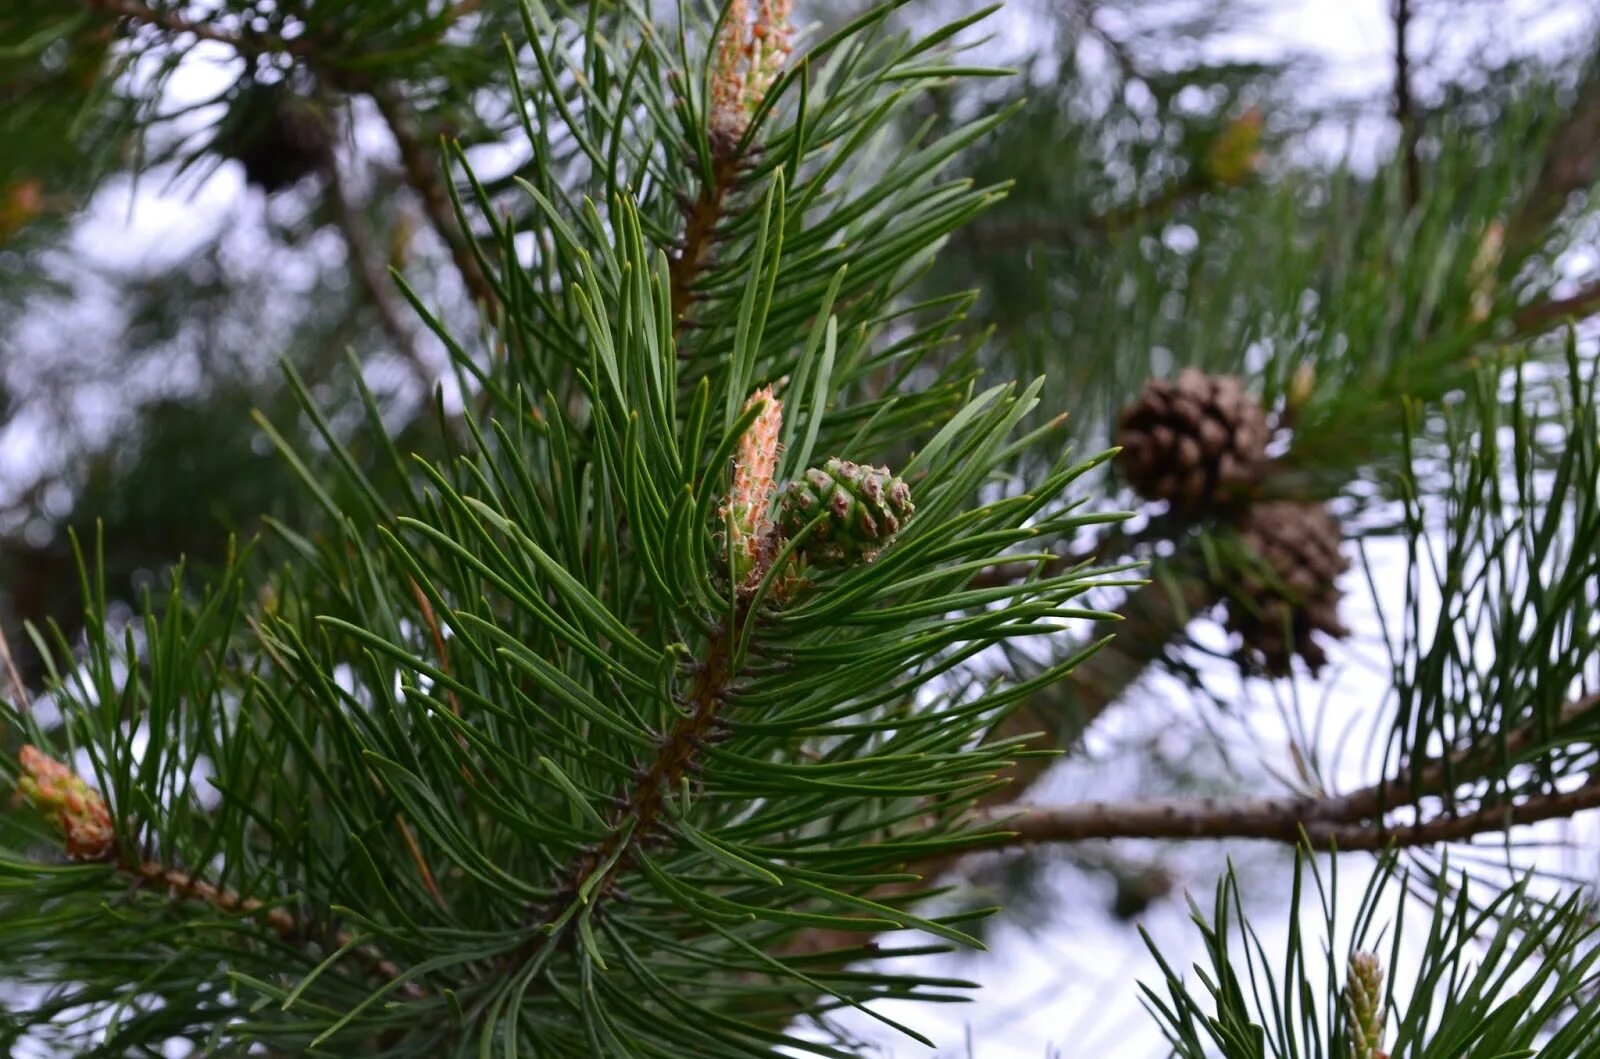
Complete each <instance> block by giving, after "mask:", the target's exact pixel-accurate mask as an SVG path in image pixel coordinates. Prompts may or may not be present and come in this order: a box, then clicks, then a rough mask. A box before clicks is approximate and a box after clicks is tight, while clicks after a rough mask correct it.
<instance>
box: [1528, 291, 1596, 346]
mask: <svg viewBox="0 0 1600 1059" xmlns="http://www.w3.org/2000/svg"><path fill="white" fill-rule="evenodd" d="M1596 310H1600V280H1597V281H1595V282H1593V283H1590V284H1589V285H1588V286H1586V287H1584V288H1582V289H1581V290H1579V291H1578V292H1577V293H1576V294H1572V295H1569V296H1568V297H1565V298H1551V299H1549V300H1548V301H1542V302H1534V303H1533V304H1532V305H1528V306H1524V307H1523V308H1522V309H1520V310H1518V311H1517V314H1516V315H1515V316H1514V317H1512V320H1513V322H1514V323H1515V324H1516V328H1517V331H1518V332H1519V333H1521V334H1524V335H1536V334H1539V333H1541V332H1543V331H1548V330H1550V329H1551V328H1552V327H1558V326H1560V325H1561V324H1562V323H1564V322H1565V321H1567V320H1569V319H1571V320H1578V319H1582V318H1583V317H1586V316H1589V315H1592V314H1593V313H1594V312H1595V311H1596Z"/></svg>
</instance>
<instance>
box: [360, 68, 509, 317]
mask: <svg viewBox="0 0 1600 1059" xmlns="http://www.w3.org/2000/svg"><path fill="white" fill-rule="evenodd" d="M371 94H372V99H373V101H374V102H375V103H376V104H377V105H378V113H379V114H381V115H382V116H383V120H384V123H385V124H386V125H388V127H389V134H390V135H391V136H393V137H394V141H395V145H396V146H397V147H398V148H399V151H400V164H401V167H402V168H403V169H404V171H405V175H406V182H407V183H409V184H410V185H411V187H412V189H413V190H415V191H416V193H417V195H418V196H419V197H420V198H421V199H422V208H423V211H424V212H425V213H426V214H427V215H428V220H429V222H430V223H431V224H432V225H433V228H434V231H436V232H438V233H439V238H440V239H442V240H444V244H445V246H446V248H447V249H448V250H449V251H450V259H451V260H452V261H453V262H454V263H455V267H456V271H457V272H458V273H459V274H460V275H461V282H462V283H463V284H464V285H465V286H466V288H467V293H468V295H469V296H470V297H471V298H472V299H473V301H476V302H478V303H480V304H482V305H483V306H485V307H486V308H488V309H490V310H493V309H494V308H495V307H496V306H498V305H499V303H500V299H499V296H498V295H496V294H495V290H494V286H493V285H492V284H491V283H490V282H489V278H488V276H486V275H485V274H484V272H483V269H482V268H481V267H480V266H479V264H478V259H477V258H476V257H475V256H474V255H473V252H472V247H471V245H470V244H469V243H468V241H467V240H468V238H469V236H468V234H467V233H466V232H464V231H462V230H461V225H460V224H459V223H458V221H457V219H456V214H455V208H454V206H452V204H451V202H450V192H449V190H448V189H447V188H446V186H445V183H444V180H445V178H446V174H445V171H444V169H443V167H442V166H439V165H437V164H436V158H435V156H434V153H433V152H432V151H430V150H428V148H427V147H426V146H425V144H424V141H423V136H422V133H421V131H420V130H419V129H418V128H417V124H416V119H415V116H414V115H413V114H412V112H411V108H410V107H409V106H407V104H406V102H405V100H404V98H402V96H401V95H400V92H399V91H398V90H397V89H396V88H395V87H394V86H392V85H378V86H376V87H374V88H373V89H372V90H371Z"/></svg>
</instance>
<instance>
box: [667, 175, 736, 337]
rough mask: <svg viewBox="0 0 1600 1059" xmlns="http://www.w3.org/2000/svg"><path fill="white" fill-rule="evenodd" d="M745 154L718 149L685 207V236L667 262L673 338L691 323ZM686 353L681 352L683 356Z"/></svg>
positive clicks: (681, 333)
mask: <svg viewBox="0 0 1600 1059" xmlns="http://www.w3.org/2000/svg"><path fill="white" fill-rule="evenodd" d="M740 164H741V156H739V155H737V154H735V153H732V152H721V151H719V152H716V153H714V154H713V155H712V159H711V173H710V175H709V176H708V177H707V178H706V179H705V180H704V181H703V182H702V183H701V185H700V193H699V194H698V195H696V196H695V198H694V199H693V200H692V201H690V202H688V203H687V204H685V206H684V223H683V238H682V240H681V241H680V245H679V250H678V252H677V253H676V254H674V255H673V256H672V257H671V258H670V259H669V260H668V262H667V277H668V280H669V286H670V288H671V297H672V319H673V326H674V335H673V337H675V338H678V337H682V335H683V332H684V330H685V329H686V328H688V327H689V326H690V325H689V318H688V313H689V307H690V305H691V304H692V303H693V301H694V285H695V282H696V281H697V280H698V279H699V278H700V274H701V272H702V271H704V269H705V266H706V263H707V262H708V260H709V259H710V256H711V247H712V245H713V244H714V243H715V242H716V236H717V227H718V225H720V224H721V222H722V218H723V213H724V210H725V207H726V202H727V197H728V193H729V191H730V190H731V189H732V188H733V186H734V185H735V184H736V183H737V181H738V176H739V167H740ZM683 355H684V354H683V353H682V352H681V351H680V352H679V356H683Z"/></svg>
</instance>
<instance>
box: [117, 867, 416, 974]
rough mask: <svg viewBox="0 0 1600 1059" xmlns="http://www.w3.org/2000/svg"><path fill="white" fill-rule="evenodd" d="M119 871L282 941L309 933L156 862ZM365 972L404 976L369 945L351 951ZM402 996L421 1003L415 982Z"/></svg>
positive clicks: (343, 939) (342, 939) (345, 939)
mask: <svg viewBox="0 0 1600 1059" xmlns="http://www.w3.org/2000/svg"><path fill="white" fill-rule="evenodd" d="M119 867H120V868H121V869H122V870H123V871H125V872H127V873H128V874H130V875H132V876H134V877H135V878H137V879H139V880H140V881H141V882H143V883H146V884H148V885H153V886H161V887H165V888H166V890H167V892H168V893H170V894H172V895H173V896H174V897H177V898H179V899H181V900H185V901H195V902H199V903H201V904H207V905H210V906H211V907H213V908H215V909H216V910H217V911H219V912H224V913H226V914H228V915H237V916H243V917H254V916H260V917H261V918H262V919H263V920H264V921H265V922H266V924H267V926H269V927H271V928H272V930H273V932H274V933H276V934H277V935H278V936H279V937H280V938H282V939H284V940H285V941H290V942H294V941H298V940H299V939H301V938H303V937H305V936H306V935H307V933H308V931H307V929H306V924H303V923H301V922H300V921H299V920H297V919H295V917H294V916H293V915H292V914H291V913H290V912H289V911H288V910H287V909H284V908H281V907H274V908H268V907H266V905H265V904H264V903H262V902H261V901H259V900H257V899H256V898H254V897H242V896H240V895H239V894H238V893H237V892H236V891H234V890H230V889H228V888H227V887H225V886H215V885H213V884H211V883H208V882H206V881H204V880H202V879H199V878H197V877H196V876H194V875H192V874H190V873H189V872H185V871H179V870H178V869H176V868H169V867H167V866H166V865H164V864H159V863H157V862H155V861H149V860H147V861H124V862H122V863H120V864H119ZM355 940H356V937H355V935H354V934H351V933H350V932H349V931H347V930H342V929H341V930H336V931H334V932H333V934H332V935H331V937H330V938H329V941H330V942H331V944H332V946H333V948H335V949H339V948H344V947H345V946H347V945H351V944H352V943H353V942H354V941H355ZM350 955H352V956H354V957H355V958H356V960H357V961H358V962H360V964H361V965H362V967H364V968H365V969H366V970H367V971H369V972H370V973H372V974H375V975H377V976H378V977H380V978H385V979H388V980H389V981H391V982H392V981H395V980H397V979H399V978H400V977H401V976H402V975H403V974H404V972H403V971H402V970H401V968H400V967H399V965H398V964H396V963H395V962H394V961H393V960H390V959H388V958H387V957H385V956H383V955H382V954H381V953H380V952H378V950H377V949H375V948H373V947H372V946H370V945H356V946H355V947H354V948H352V949H351V950H350ZM401 992H402V993H403V994H404V995H405V996H407V997H408V998H410V999H413V1000H415V999H420V998H421V997H423V996H425V995H426V994H425V993H424V991H423V989H422V987H421V986H419V985H417V984H416V983H415V982H407V983H405V984H404V985H403V986H401Z"/></svg>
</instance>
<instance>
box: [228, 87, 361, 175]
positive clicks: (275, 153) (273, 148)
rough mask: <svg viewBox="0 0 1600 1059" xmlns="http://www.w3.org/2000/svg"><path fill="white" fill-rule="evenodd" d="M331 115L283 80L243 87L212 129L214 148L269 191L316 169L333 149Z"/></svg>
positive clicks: (324, 161) (320, 166)
mask: <svg viewBox="0 0 1600 1059" xmlns="http://www.w3.org/2000/svg"><path fill="white" fill-rule="evenodd" d="M333 134H334V125H333V116H332V115H331V114H329V113H328V111H327V109H326V108H325V107H323V106H322V105H321V104H320V103H318V102H317V101H316V100H314V99H311V98H309V97H307V96H303V95H300V94H299V93H297V92H295V91H293V90H292V89H290V88H288V87H286V86H284V85H282V84H270V85H262V84H251V85H247V86H246V87H245V88H243V89H242V90H241V91H240V92H239V94H238V96H237V97H235V99H234V101H233V104H232V105H231V106H230V107H229V110H228V114H227V116H226V117H225V118H224V119H223V122H222V125H221V126H220V127H219V129H218V131H217V142H216V149H217V150H218V151H219V152H220V153H221V154H223V155H226V156H227V157H229V158H234V159H237V160H238V161H239V163H240V164H241V165H242V166H244V176H245V180H246V181H248V182H249V183H251V184H254V185H256V186H257V187H259V188H261V189H262V190H263V191H265V192H267V193H268V194H269V195H270V194H271V193H273V192H274V191H279V190H281V189H283V188H286V187H289V186H290V185H292V184H295V183H298V182H299V181H300V180H301V179H302V178H304V177H306V176H309V175H310V174H312V173H314V172H316V171H317V170H318V169H321V168H322V166H323V165H324V164H325V163H326V162H327V160H328V158H329V156H330V154H331V153H332V150H333Z"/></svg>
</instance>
